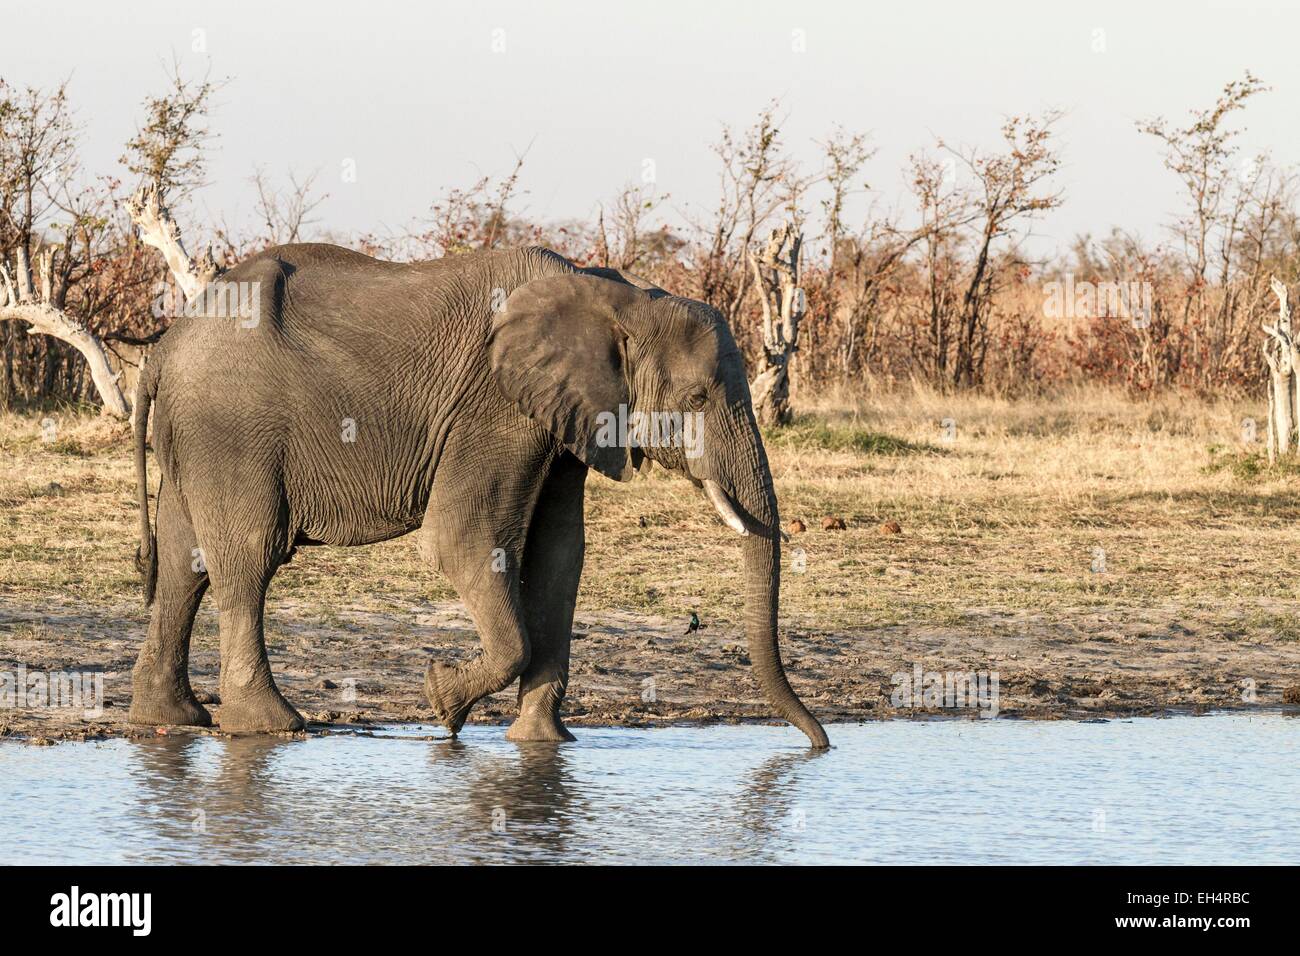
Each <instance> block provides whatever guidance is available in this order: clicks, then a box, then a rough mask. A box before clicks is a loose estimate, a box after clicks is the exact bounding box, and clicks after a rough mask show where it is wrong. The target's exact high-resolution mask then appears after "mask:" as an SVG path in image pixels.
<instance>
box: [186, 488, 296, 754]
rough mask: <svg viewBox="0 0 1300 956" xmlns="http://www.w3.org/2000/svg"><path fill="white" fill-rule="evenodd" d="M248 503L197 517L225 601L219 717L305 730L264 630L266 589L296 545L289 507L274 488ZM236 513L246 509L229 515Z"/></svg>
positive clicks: (233, 727)
mask: <svg viewBox="0 0 1300 956" xmlns="http://www.w3.org/2000/svg"><path fill="white" fill-rule="evenodd" d="M244 504H245V508H241V509H236V508H226V509H220V510H218V509H214V510H213V511H212V513H213V514H220V515H223V518H222V519H220V524H217V525H216V526H215V527H208V526H207V523H206V522H205V521H204V520H197V519H196V524H197V525H198V531H199V536H200V540H201V541H203V542H204V556H205V559H206V560H207V564H208V573H209V575H210V576H211V578H212V586H213V588H214V589H215V592H216V598H217V604H218V607H219V610H218V612H217V620H218V622H219V626H220V630H221V709H220V711H219V712H218V714H217V719H218V723H219V724H220V726H221V729H222V730H223V731H226V732H227V733H266V732H270V731H283V730H301V729H303V728H304V727H305V726H306V721H304V720H303V718H302V715H301V714H299V713H298V711H296V710H295V709H294V708H293V707H292V706H291V705H290V704H289V702H288V701H287V700H285V699H284V697H283V695H281V693H280V689H279V688H278V687H276V685H275V678H274V677H273V676H272V674H271V664H270V661H269V660H268V659H267V656H266V638H265V634H264V631H263V615H264V610H265V602H266V589H267V587H268V586H269V585H270V583H271V577H272V575H273V574H274V573H275V570H276V569H277V568H278V567H279V566H280V565H281V564H283V563H284V559H285V556H286V555H287V554H288V553H289V550H290V543H289V535H288V532H287V527H286V525H287V522H286V518H285V508H284V506H283V503H282V502H281V501H279V500H277V499H276V498H273V497H271V496H268V497H267V499H266V506H265V507H264V508H262V509H248V508H247V507H246V505H247V502H246V501H245V502H244ZM257 512H260V514H258V513H257ZM230 515H239V516H241V517H237V518H234V519H232V518H230V517H226V516H230ZM259 518H260V520H259Z"/></svg>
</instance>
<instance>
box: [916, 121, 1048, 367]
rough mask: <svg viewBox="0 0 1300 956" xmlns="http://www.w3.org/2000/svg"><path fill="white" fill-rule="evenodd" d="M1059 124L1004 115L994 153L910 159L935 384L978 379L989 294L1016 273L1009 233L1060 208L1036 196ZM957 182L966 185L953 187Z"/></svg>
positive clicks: (1015, 236) (1014, 235) (1014, 237)
mask: <svg viewBox="0 0 1300 956" xmlns="http://www.w3.org/2000/svg"><path fill="white" fill-rule="evenodd" d="M1059 118H1060V114H1059V113H1057V112H1055V111H1048V112H1047V113H1044V114H1043V115H1041V116H1025V117H1012V118H1011V119H1009V120H1007V121H1006V123H1004V124H1003V126H1002V138H1003V141H1004V143H1005V147H1004V150H1003V151H1002V152H995V153H984V152H981V151H979V150H964V151H963V150H957V149H954V148H951V147H948V146H947V145H945V144H944V143H942V142H940V144H939V145H940V148H941V149H942V151H943V152H945V153H946V154H947V158H946V160H945V161H943V162H939V161H936V160H933V159H929V158H927V157H923V156H922V157H914V158H913V161H912V171H913V191H914V193H915V194H916V196H917V198H918V200H919V204H920V207H921V214H922V223H921V233H922V236H923V240H922V243H923V246H924V249H925V262H924V265H925V270H926V274H927V285H928V296H927V298H928V303H927V315H926V319H927V321H926V325H927V328H928V338H929V341H928V345H929V355H930V361H931V369H932V373H933V377H934V380H935V381H936V384H940V385H946V386H954V387H957V388H969V387H971V386H974V385H978V384H979V383H980V381H981V378H982V375H983V368H984V360H985V358H986V354H987V349H988V323H989V317H990V314H991V311H992V308H993V301H994V296H995V294H996V293H997V292H998V291H999V289H1000V288H1001V286H1002V284H1003V283H1004V282H1005V280H1006V278H1007V276H1008V274H1009V272H1010V271H1011V270H1012V269H1016V268H1019V267H1020V266H1021V263H1020V262H1019V260H1018V259H1017V258H1016V256H1015V255H1014V253H1015V249H1016V247H1017V245H1018V240H1019V239H1020V237H1021V236H1020V233H1019V231H1018V230H1019V226H1020V224H1021V223H1022V221H1023V220H1026V219H1032V218H1034V217H1036V216H1038V215H1040V214H1041V213H1043V212H1045V211H1047V210H1050V209H1054V208H1056V207H1057V206H1059V205H1060V203H1061V195H1060V193H1059V192H1044V191H1042V187H1043V186H1044V185H1045V181H1046V180H1047V179H1048V178H1049V177H1051V176H1052V175H1053V174H1054V173H1055V172H1056V171H1057V169H1058V168H1059V167H1060V157H1059V154H1058V153H1057V151H1056V148H1055V145H1054V144H1053V142H1052V127H1053V125H1054V124H1055V123H1056V122H1057V120H1058V119H1059ZM963 179H965V180H966V181H967V183H968V185H961V183H962V180H963ZM963 246H965V247H968V248H969V253H968V254H966V255H963V252H964V250H963V248H962V247H963Z"/></svg>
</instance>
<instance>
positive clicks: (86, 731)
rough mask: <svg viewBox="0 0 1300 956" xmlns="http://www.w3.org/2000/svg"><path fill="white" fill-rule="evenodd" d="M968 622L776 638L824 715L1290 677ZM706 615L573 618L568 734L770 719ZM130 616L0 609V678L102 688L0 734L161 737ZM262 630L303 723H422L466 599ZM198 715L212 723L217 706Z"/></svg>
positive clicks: (1089, 706)
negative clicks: (19, 676)
mask: <svg viewBox="0 0 1300 956" xmlns="http://www.w3.org/2000/svg"><path fill="white" fill-rule="evenodd" d="M983 614H984V616H985V617H986V618H987V622H986V623H987V626H986V627H983V628H977V629H976V631H978V633H975V632H973V631H972V630H971V629H970V628H961V629H946V628H940V627H927V628H906V627H891V628H884V629H872V630H861V631H853V630H844V629H837V630H836V631H835V632H833V633H831V632H821V631H806V632H799V633H792V634H789V635H787V636H786V638H785V643H786V648H787V651H786V658H787V664H788V667H789V670H790V673H791V679H792V682H793V684H794V686H795V689H796V690H797V691H798V692H799V693H800V695H801V696H802V697H803V698H804V700H805V701H807V702H808V704H809V706H810V707H811V708H812V709H813V710H814V712H815V713H817V714H818V716H819V717H820V718H821V719H822V720H823V721H826V722H836V721H861V720H880V719H892V718H908V717H919V716H927V715H947V716H960V717H967V718H972V719H973V718H975V717H976V716H977V715H978V713H979V708H978V707H975V708H971V707H967V708H965V709H956V710H954V709H951V708H935V707H923V706H922V707H915V708H913V707H896V706H894V704H893V702H892V701H891V695H893V693H894V691H895V689H896V686H897V684H896V682H895V679H894V675H895V674H898V673H904V674H907V675H908V678H909V679H910V678H911V677H912V671H913V668H914V667H915V663H914V662H918V661H920V662H923V668H924V670H925V671H938V672H945V671H976V672H980V671H986V672H996V673H997V675H998V684H999V692H998V709H999V715H1000V716H1001V717H1004V718H1017V717H1019V718H1040V719H1064V718H1075V719H1078V718H1085V719H1086V718H1103V717H1120V716H1132V715H1150V714H1160V713H1168V712H1179V711H1181V712H1190V713H1199V712H1205V711H1207V710H1212V709H1227V708H1231V709H1241V708H1246V709H1250V708H1259V707H1270V706H1277V705H1279V704H1281V703H1282V702H1283V694H1284V692H1285V691H1286V689H1287V688H1289V687H1295V686H1297V685H1300V648H1297V646H1296V644H1295V642H1293V641H1291V642H1267V641H1261V642H1254V641H1232V642H1226V641H1216V642H1213V643H1210V644H1208V646H1207V642H1206V641H1205V640H1204V636H1203V634H1201V633H1198V630H1197V629H1196V626H1195V622H1194V621H1191V622H1189V620H1188V618H1187V616H1186V615H1185V614H1182V613H1180V612H1179V611H1178V609H1177V608H1175V607H1172V606H1170V607H1168V608H1166V609H1164V610H1163V611H1162V612H1154V613H1151V614H1150V615H1147V616H1138V615H1135V614H1134V613H1133V612H1132V610H1131V609H1130V610H1127V611H1125V612H1124V613H1118V612H1106V611H1098V610H1095V609H1091V610H1088V611H1086V612H1083V613H1081V614H1080V616H1079V617H1078V619H1077V621H1076V622H1074V624H1073V625H1071V626H1069V627H1064V626H1061V625H1059V624H1058V625H1057V626H1054V627H1044V626H1043V624H1042V622H1041V621H1036V620H1035V618H1034V615H1032V614H1022V613H1017V614H1007V613H1004V612H998V611H995V610H987V611H985V612H983ZM705 624H706V627H705V629H704V630H703V631H700V632H697V633H696V634H692V635H685V634H683V630H684V628H682V627H681V626H680V625H679V624H678V623H677V622H672V621H666V620H663V619H661V618H655V617H650V616H646V615H636V614H623V613H615V612H605V613H602V614H599V615H591V616H587V617H582V616H580V619H579V620H578V622H577V624H576V626H575V632H576V633H575V640H574V645H573V648H574V651H573V653H574V661H573V672H572V678H571V682H570V690H569V696H568V699H567V701H566V704H565V720H566V722H567V723H569V724H570V725H571V726H574V727H582V726H590V725H611V724H612V725H619V726H653V725H656V724H666V723H681V722H714V721H725V722H736V721H745V720H758V721H762V720H769V719H770V711H769V709H768V707H767V705H766V704H765V703H764V701H763V700H762V697H761V694H760V693H759V691H758V689H757V686H756V685H755V683H754V682H753V680H752V678H751V676H750V673H749V669H748V667H747V666H746V665H747V664H748V662H749V659H748V655H747V653H746V651H745V649H744V638H743V635H742V634H741V632H740V629H739V628H738V627H735V626H729V625H726V624H720V625H717V626H709V625H708V622H707V621H706V622H705ZM145 626H146V622H145V619H144V617H143V615H142V613H141V612H140V611H139V609H138V608H131V607H114V608H110V609H101V608H93V607H85V606H77V605H73V604H65V605H57V606H49V607H46V608H43V609H41V610H40V611H39V612H37V611H13V610H11V609H7V608H0V630H5V629H8V630H10V632H11V633H16V634H19V635H21V636H18V637H12V638H10V639H9V640H8V641H6V642H5V643H4V644H3V645H2V646H3V651H2V652H0V671H4V670H9V671H11V672H16V669H17V667H18V666H19V665H20V664H21V665H24V666H25V667H26V668H27V669H28V670H29V671H37V670H40V671H45V672H54V671H87V670H90V671H100V670H102V672H103V675H104V697H105V702H104V703H105V706H104V710H103V713H102V715H99V716H86V715H85V714H83V713H82V712H79V711H74V710H67V709H62V710H59V709H15V710H6V711H0V736H8V737H17V738H22V739H27V740H30V741H33V742H44V741H48V740H64V739H78V740H79V739H89V738H95V737H101V736H114V735H124V734H153V733H158V732H160V731H159V730H158V729H157V728H153V727H132V726H131V725H129V724H127V723H126V712H127V708H128V707H129V705H130V680H131V666H132V664H133V663H134V660H135V654H136V650H137V647H138V642H139V640H140V639H141V637H142V635H143V632H144V629H145ZM268 633H269V634H270V655H271V661H272V666H273V668H274V669H275V672H276V677H277V680H278V681H279V684H280V687H281V688H282V690H283V691H284V693H285V695H286V696H287V697H288V698H289V700H290V701H292V702H293V703H294V704H295V705H296V706H297V707H298V708H299V709H300V710H301V711H302V713H303V714H304V716H306V717H307V718H308V720H309V721H311V728H310V730H311V731H314V732H320V731H323V730H327V729H330V728H343V727H347V726H355V725H363V726H364V725H366V724H369V723H377V722H391V721H426V720H430V719H431V713H430V711H429V710H428V706H427V704H426V702H425V700H424V699H423V694H422V690H421V687H422V682H423V673H424V668H425V666H426V664H427V663H428V661H429V660H430V659H431V657H437V658H441V659H444V660H450V659H459V658H463V657H465V656H467V655H469V654H472V653H473V652H474V650H475V648H476V647H477V643H478V642H477V638H476V636H475V634H474V631H473V628H472V626H471V624H470V622H469V620H468V618H467V617H466V616H465V615H464V612H463V609H462V608H461V607H460V606H459V605H457V604H455V603H452V602H448V603H444V604H437V605H428V606H427V607H424V608H420V609H418V610H417V611H416V612H415V613H414V614H413V615H411V618H410V619H409V620H403V619H399V618H396V617H394V616H392V615H382V614H375V613H371V612H355V613H340V614H338V615H336V616H335V617H334V620H333V621H332V622H331V623H330V624H329V625H328V626H326V625H323V624H322V622H321V620H320V618H319V616H317V615H314V614H313V613H312V612H311V611H310V610H309V609H308V608H304V607H299V606H295V604H292V603H291V604H289V605H288V606H277V607H275V608H274V609H273V610H272V613H271V617H270V622H269V627H268ZM71 635H75V638H73V639H69V636H71ZM191 673H192V674H193V683H194V686H195V689H196V690H197V691H198V692H199V693H200V695H203V694H204V693H205V692H206V693H208V694H213V695H215V693H216V690H217V677H218V655H217V648H216V634H215V619H214V616H213V612H212V611H211V609H208V608H205V609H204V611H203V613H202V614H201V615H200V620H199V622H198V624H197V626H196V634H195V647H194V653H193V660H192V665H191ZM1252 689H1253V691H1254V693H1253V699H1252V694H1251V693H1250V691H1251V690H1252ZM1293 693H1294V692H1293ZM651 698H653V699H651ZM211 709H212V710H213V712H214V715H215V716H216V718H217V721H218V722H219V721H220V715H221V708H220V706H219V705H214V706H213V707H212V708H211ZM513 714H514V692H513V689H512V690H510V691H507V692H502V693H499V694H496V695H494V696H492V697H490V698H488V699H487V700H485V701H483V702H482V703H481V704H480V705H479V706H478V707H477V708H476V709H475V711H474V713H473V715H472V716H471V722H477V723H499V722H508V721H509V720H510V719H511V718H512V717H513ZM173 732H175V731H173Z"/></svg>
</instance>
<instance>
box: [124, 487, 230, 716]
mask: <svg viewBox="0 0 1300 956" xmlns="http://www.w3.org/2000/svg"><path fill="white" fill-rule="evenodd" d="M157 536H158V544H157V548H158V584H157V589H156V591H155V593H154V605H153V614H152V616H151V617H150V620H149V632H148V634H147V636H146V637H145V641H144V645H143V646H142V647H141V648H140V657H139V659H138V660H137V661H136V664H135V668H134V669H133V670H132V672H131V711H130V714H129V715H128V717H127V719H128V720H129V721H130V722H131V723H133V724H154V725H186V726H198V727H207V726H210V725H211V724H212V716H211V715H210V714H209V713H208V712H207V710H205V709H204V708H203V705H202V704H200V703H199V702H198V700H197V698H195V696H194V691H193V689H192V688H191V687H190V675H189V660H190V630H191V628H192V627H193V625H194V616H195V615H196V614H197V613H198V610H199V604H200V603H201V602H202V600H203V594H204V592H206V591H207V589H208V575H207V573H206V571H204V570H203V565H202V564H201V563H198V562H197V557H198V554H197V552H198V542H197V541H196V540H195V537H194V528H193V526H192V525H191V524H190V520H189V518H187V517H186V516H185V513H184V511H183V510H182V509H181V506H180V502H179V500H178V499H177V497H176V493H175V492H174V491H173V490H172V489H171V487H170V485H169V484H168V483H167V482H163V485H162V491H161V492H160V494H159V498H158V518H157Z"/></svg>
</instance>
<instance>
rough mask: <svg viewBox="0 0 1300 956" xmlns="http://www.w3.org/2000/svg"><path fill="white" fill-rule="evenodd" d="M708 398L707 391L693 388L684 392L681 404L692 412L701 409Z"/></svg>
mask: <svg viewBox="0 0 1300 956" xmlns="http://www.w3.org/2000/svg"><path fill="white" fill-rule="evenodd" d="M708 400H709V393H708V392H707V391H706V390H705V389H703V388H697V389H693V390H691V391H689V392H687V393H686V399H685V401H684V402H683V404H684V405H685V406H686V407H687V408H689V409H690V410H691V411H693V412H698V411H699V410H700V409H702V408H703V407H704V406H705V404H706V403H707V402H708Z"/></svg>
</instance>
